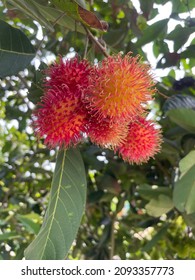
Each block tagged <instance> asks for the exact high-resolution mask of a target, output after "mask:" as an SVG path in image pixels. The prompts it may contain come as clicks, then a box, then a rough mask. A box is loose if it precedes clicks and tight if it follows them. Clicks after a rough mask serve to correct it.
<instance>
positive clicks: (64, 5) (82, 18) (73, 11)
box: [51, 0, 104, 30]
mask: <svg viewBox="0 0 195 280" xmlns="http://www.w3.org/2000/svg"><path fill="white" fill-rule="evenodd" d="M51 2H52V3H53V4H54V5H55V6H56V7H58V8H59V9H60V10H61V11H64V12H66V13H67V15H69V16H70V17H72V18H73V19H75V20H76V21H79V22H82V23H83V24H84V25H86V26H90V27H92V28H97V29H101V30H104V26H103V25H102V23H101V21H100V20H99V19H98V18H97V17H96V15H95V14H94V13H92V12H91V11H88V10H86V9H85V8H83V7H82V6H81V5H80V4H79V3H78V2H80V1H75V0H51Z"/></svg>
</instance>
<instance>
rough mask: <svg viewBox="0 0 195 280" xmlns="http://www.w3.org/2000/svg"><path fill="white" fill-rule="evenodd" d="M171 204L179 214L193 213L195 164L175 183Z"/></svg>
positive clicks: (194, 204) (194, 206) (194, 207)
mask: <svg viewBox="0 0 195 280" xmlns="http://www.w3.org/2000/svg"><path fill="white" fill-rule="evenodd" d="M173 202H174V204H175V207H176V208H177V209H178V210H179V211H181V212H186V214H192V213H194V212H195V164H194V165H193V166H192V167H191V168H190V169H189V170H188V171H187V172H186V173H185V174H184V175H183V176H182V177H181V178H180V179H179V181H177V182H176V183H175V187H174V191H173Z"/></svg>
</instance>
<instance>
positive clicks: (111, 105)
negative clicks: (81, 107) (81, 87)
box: [85, 54, 155, 122]
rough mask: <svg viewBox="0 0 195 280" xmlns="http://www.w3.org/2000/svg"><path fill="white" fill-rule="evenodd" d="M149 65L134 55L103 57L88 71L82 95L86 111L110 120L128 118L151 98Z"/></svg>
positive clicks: (141, 108) (130, 118)
mask: <svg viewBox="0 0 195 280" xmlns="http://www.w3.org/2000/svg"><path fill="white" fill-rule="evenodd" d="M149 70H150V67H149V66H148V65H146V64H144V63H142V62H141V60H140V58H139V57H138V56H136V57H132V56H131V55H130V54H127V55H125V56H124V57H122V55H121V54H118V55H114V56H109V57H107V58H105V59H104V60H103V61H102V62H101V63H99V65H98V66H97V67H95V68H94V69H93V71H91V72H90V75H89V85H88V88H87V89H85V93H86V95H85V98H86V100H87V102H88V103H89V110H90V111H91V113H92V114H93V112H96V111H98V114H99V115H100V118H101V117H102V118H107V117H109V118H110V119H111V121H112V120H113V121H117V122H120V121H121V120H128V121H129V120H132V119H134V118H135V116H138V115H140V114H142V113H143V111H145V109H144V106H143V105H146V103H147V102H148V101H150V100H152V94H153V93H154V91H155V89H154V81H153V78H152V75H151V74H150V73H149Z"/></svg>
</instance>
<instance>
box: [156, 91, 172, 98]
mask: <svg viewBox="0 0 195 280" xmlns="http://www.w3.org/2000/svg"><path fill="white" fill-rule="evenodd" d="M157 92H158V94H159V95H161V96H162V97H164V98H165V99H169V98H170V97H169V96H167V95H166V94H164V93H162V92H160V91H157Z"/></svg>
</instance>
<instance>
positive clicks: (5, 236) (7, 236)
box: [0, 232, 21, 241]
mask: <svg viewBox="0 0 195 280" xmlns="http://www.w3.org/2000/svg"><path fill="white" fill-rule="evenodd" d="M16 238H21V236H20V235H19V234H17V232H6V233H2V234H0V240H2V241H5V240H11V239H16Z"/></svg>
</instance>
